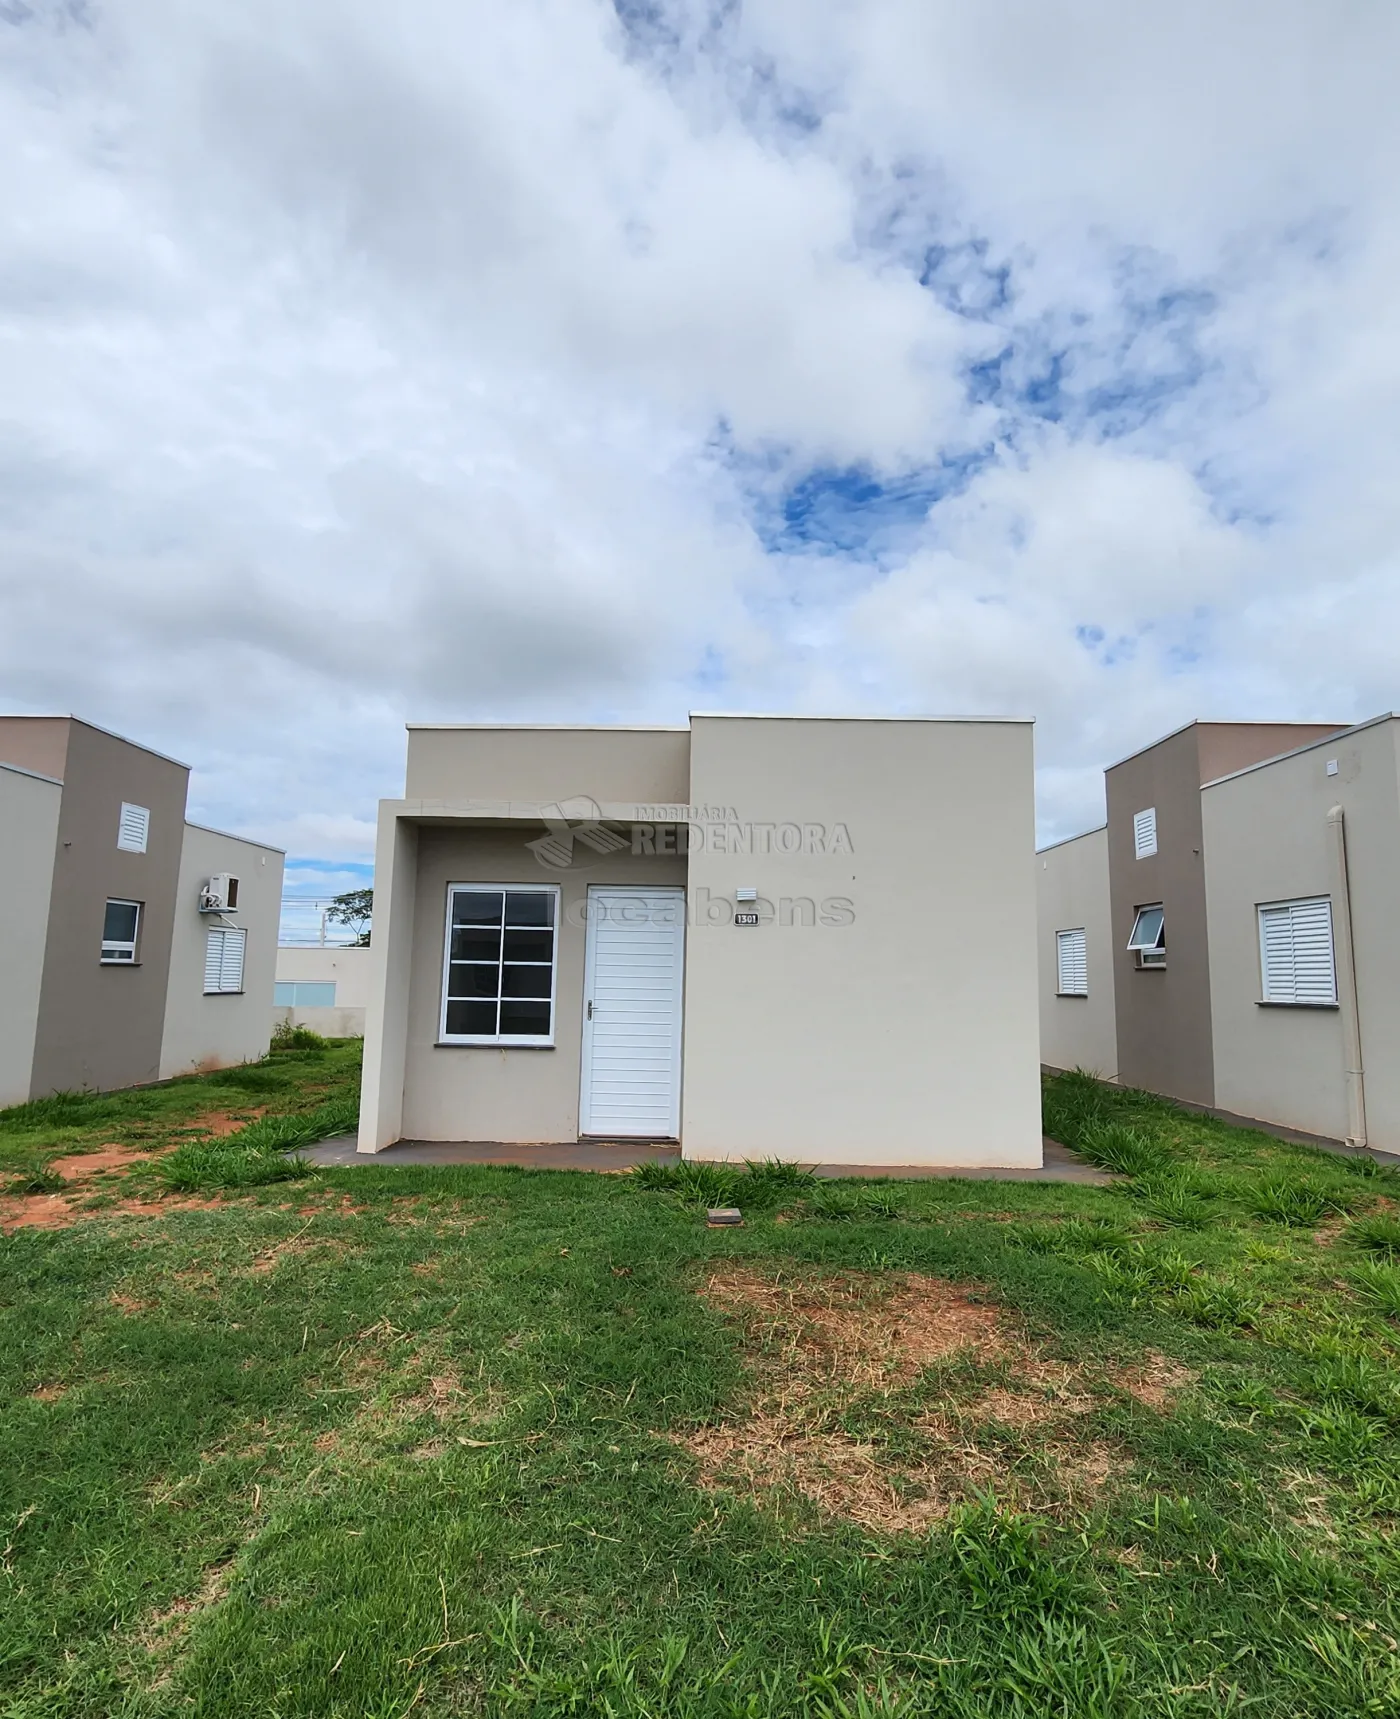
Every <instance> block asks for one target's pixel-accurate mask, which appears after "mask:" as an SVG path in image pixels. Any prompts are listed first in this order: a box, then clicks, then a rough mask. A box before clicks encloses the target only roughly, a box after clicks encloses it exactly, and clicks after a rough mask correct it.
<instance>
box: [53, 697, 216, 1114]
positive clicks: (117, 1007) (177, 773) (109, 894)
mask: <svg viewBox="0 0 1400 1719" xmlns="http://www.w3.org/2000/svg"><path fill="white" fill-rule="evenodd" d="M64 770H65V774H64V782H63V802H62V809H61V811H60V814H59V829H58V848H57V856H56V859H55V864H54V879H53V891H52V895H51V898H50V904H49V918H48V935H47V940H46V944H45V955H44V977H43V986H42V990H41V993H40V1004H39V1024H38V1031H37V1033H36V1038H35V1046H34V1077H33V1090H34V1092H35V1094H36V1095H39V1094H43V1093H48V1092H56V1091H60V1090H63V1089H66V1088H92V1089H96V1090H107V1089H111V1088H116V1087H122V1086H132V1085H135V1084H137V1083H138V1082H142V1081H151V1080H156V1079H158V1078H159V1076H160V1065H161V1040H162V1036H163V1033H164V1027H165V1000H166V987H167V982H168V979H169V972H170V947H171V937H172V932H173V927H174V918H175V900H176V891H177V888H178V885H179V876H180V854H181V848H182V845H183V840H184V825H185V794H186V787H187V782H188V777H189V771H188V770H187V769H186V767H185V766H184V765H183V764H176V763H173V762H171V761H170V760H169V759H166V758H162V757H160V756H158V755H157V754H156V753H153V752H148V751H146V750H145V748H143V747H140V746H135V745H132V744H131V742H129V741H126V740H121V739H119V738H118V737H117V736H116V735H112V734H107V733H105V732H104V731H103V730H101V729H98V728H92V727H90V726H89V725H88V724H87V723H83V722H78V721H76V720H74V721H71V722H70V723H69V724H68V743H67V751H66V757H65V763H64ZM124 800H125V801H130V802H133V803H134V804H136V805H141V806H145V807H147V808H149V810H150V813H151V821H150V836H149V842H148V846H147V851H146V852H145V853H144V854H133V853H124V852H122V851H121V850H119V849H118V847H117V828H118V822H119V819H120V813H121V804H122V802H123V801H124ZM113 897H115V898H120V899H123V900H129V901H139V902H140V903H141V904H142V913H141V932H140V943H139V949H138V962H137V964H136V965H133V966H121V967H115V966H104V965H102V964H101V961H100V955H101V946H102V924H103V916H104V913H105V911H106V903H107V901H108V899H109V898H113Z"/></svg>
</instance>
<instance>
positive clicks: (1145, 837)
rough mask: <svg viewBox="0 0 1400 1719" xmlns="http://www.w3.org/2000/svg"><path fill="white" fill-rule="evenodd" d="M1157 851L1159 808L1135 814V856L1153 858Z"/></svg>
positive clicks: (1152, 807)
mask: <svg viewBox="0 0 1400 1719" xmlns="http://www.w3.org/2000/svg"><path fill="white" fill-rule="evenodd" d="M1156 851H1157V808H1156V807H1155V806H1148V807H1147V809H1146V810H1145V811H1142V812H1134V814H1133V857H1134V859H1151V858H1152V856H1153V854H1155V853H1156Z"/></svg>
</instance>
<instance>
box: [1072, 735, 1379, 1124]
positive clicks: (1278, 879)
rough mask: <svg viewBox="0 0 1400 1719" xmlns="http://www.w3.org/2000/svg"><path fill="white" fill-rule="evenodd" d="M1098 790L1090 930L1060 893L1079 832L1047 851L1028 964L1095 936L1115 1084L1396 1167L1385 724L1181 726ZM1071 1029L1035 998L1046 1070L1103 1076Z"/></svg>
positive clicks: (1086, 1034)
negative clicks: (1067, 933)
mask: <svg viewBox="0 0 1400 1719" xmlns="http://www.w3.org/2000/svg"><path fill="white" fill-rule="evenodd" d="M1107 786H1108V812H1109V819H1108V830H1107V837H1106V839H1107V871H1108V876H1107V880H1106V882H1101V883H1097V884H1088V883H1085V887H1088V888H1089V892H1090V895H1091V896H1092V895H1093V894H1094V892H1095V891H1096V890H1101V891H1102V894H1101V895H1100V898H1099V906H1100V908H1101V909H1102V907H1103V904H1104V901H1105V900H1106V903H1107V911H1106V913H1105V912H1103V911H1100V912H1099V913H1098V914H1097V915H1096V914H1095V912H1094V906H1093V902H1092V900H1090V901H1088V902H1086V901H1085V900H1084V899H1083V898H1082V897H1081V898H1079V899H1074V898H1073V896H1072V888H1071V886H1072V883H1073V882H1074V881H1075V880H1072V879H1071V878H1070V876H1069V875H1068V874H1069V871H1070V868H1071V866H1072V865H1074V864H1078V869H1079V872H1080V874H1081V875H1080V880H1079V881H1081V882H1084V881H1085V876H1086V868H1085V867H1084V866H1083V864H1082V863H1081V862H1078V861H1076V859H1075V855H1076V850H1079V851H1080V852H1082V851H1083V850H1085V848H1086V847H1087V844H1089V843H1090V842H1092V841H1093V840H1094V839H1095V837H1096V836H1097V834H1098V833H1097V832H1094V833H1093V834H1092V835H1091V836H1089V837H1083V838H1079V840H1078V841H1077V842H1070V843H1061V844H1059V845H1058V846H1057V847H1054V848H1050V849H1047V850H1045V852H1043V853H1042V854H1041V856H1040V859H1041V865H1042V878H1043V882H1042V890H1041V900H1040V952H1041V961H1042V970H1043V971H1044V970H1045V968H1046V967H1047V966H1048V964H1049V963H1050V962H1051V961H1052V960H1053V955H1052V951H1053V950H1054V948H1055V947H1056V944H1057V941H1058V934H1059V933H1060V932H1061V931H1063V930H1065V929H1067V928H1069V925H1070V921H1071V920H1072V919H1076V918H1080V919H1084V920H1085V921H1086V922H1087V924H1088V925H1089V927H1090V932H1089V939H1090V942H1089V946H1090V950H1091V951H1092V950H1093V948H1094V943H1095V939H1094V934H1093V930H1092V927H1093V925H1094V923H1095V920H1096V918H1097V921H1098V923H1099V924H1100V925H1101V926H1106V927H1107V928H1109V929H1102V930H1101V931H1100V934H1099V935H1100V937H1101V938H1102V937H1104V936H1108V937H1109V943H1110V948H1111V953H1112V958H1113V961H1114V963H1115V968H1114V972H1113V977H1112V996H1113V1006H1114V1048H1115V1052H1116V1056H1115V1060H1116V1074H1117V1078H1118V1079H1119V1080H1121V1081H1122V1082H1123V1083H1124V1084H1126V1085H1131V1086H1139V1087H1143V1088H1146V1089H1147V1090H1149V1091H1152V1092H1160V1093H1163V1094H1165V1095H1167V1096H1169V1097H1174V1098H1180V1099H1185V1100H1186V1101H1188V1102H1190V1103H1196V1104H1201V1105H1204V1106H1206V1107H1208V1108H1211V1109H1218V1110H1221V1111H1224V1112H1226V1113H1228V1114H1230V1115H1234V1116H1241V1117H1245V1118H1249V1119H1253V1120H1258V1121H1262V1122H1270V1123H1274V1124H1277V1125H1281V1126H1283V1127H1287V1128H1292V1129H1296V1130H1298V1131H1299V1132H1302V1133H1306V1134H1315V1135H1318V1136H1320V1137H1323V1138H1327V1139H1338V1140H1351V1141H1353V1142H1355V1143H1358V1144H1360V1143H1363V1142H1365V1143H1369V1144H1370V1145H1372V1146H1375V1147H1378V1148H1380V1149H1381V1150H1384V1151H1390V1152H1400V1064H1397V1059H1396V1058H1395V1056H1394V1053H1393V1047H1394V1045H1395V1044H1396V1043H1397V1035H1398V1034H1400V977H1397V975H1400V919H1397V916H1396V915H1395V912H1394V906H1393V902H1394V892H1395V879H1396V877H1397V875H1400V718H1396V717H1394V716H1390V715H1387V716H1382V717H1377V718H1376V719H1375V720H1374V721H1371V722H1367V723H1362V724H1360V725H1359V726H1357V727H1354V728H1345V729H1342V728H1338V727H1336V726H1333V725H1323V724H1302V723H1298V724H1292V723H1285V724H1272V723H1270V724H1265V723H1257V724H1256V723H1193V724H1192V725H1191V726H1190V727H1189V728H1186V729H1183V730H1181V731H1180V732H1178V733H1177V734H1174V735H1169V736H1168V737H1167V738H1166V739H1165V740H1162V741H1159V742H1158V743H1157V745H1155V746H1152V747H1148V748H1146V749H1145V751H1143V752H1140V753H1137V754H1135V755H1134V756H1133V757H1132V758H1129V759H1127V760H1125V761H1124V762H1123V763H1122V764H1119V765H1115V766H1114V767H1113V768H1112V769H1111V770H1110V771H1109V772H1108V776H1107ZM1110 931H1111V935H1110ZM1088 989H1089V993H1090V996H1091V998H1092V996H1093V993H1094V982H1093V979H1092V976H1091V978H1090V982H1089V987H1088ZM1057 1002H1058V1000H1057ZM1080 1018H1082V1019H1083V1020H1084V1028H1083V1030H1082V1031H1078V1032H1076V1030H1075V1028H1074V1019H1075V1017H1074V1016H1073V1015H1070V1016H1069V1017H1068V1018H1067V1017H1066V1014H1065V1011H1064V1010H1060V1011H1059V1012H1058V1014H1057V1013H1056V1012H1055V1010H1052V1009H1051V1008H1050V1007H1049V1006H1048V1004H1047V999H1046V987H1045V985H1044V983H1043V984H1042V1055H1043V1057H1044V1060H1045V1061H1046V1062H1047V1063H1049V1064H1051V1065H1052V1066H1055V1067H1071V1066H1074V1065H1076V1064H1078V1065H1082V1066H1084V1067H1090V1068H1098V1069H1099V1070H1100V1071H1101V1072H1105V1073H1107V1072H1109V1070H1108V1068H1107V1067H1106V1064H1105V1056H1104V1049H1103V1035H1102V1033H1101V1031H1100V1030H1099V1029H1098V1027H1097V1025H1095V1024H1093V1023H1091V1022H1090V1020H1089V1019H1088V1017H1087V1016H1084V1017H1080Z"/></svg>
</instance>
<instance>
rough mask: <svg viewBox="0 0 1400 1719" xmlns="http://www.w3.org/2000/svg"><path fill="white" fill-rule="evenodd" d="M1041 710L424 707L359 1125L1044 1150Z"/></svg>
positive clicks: (382, 1136)
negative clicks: (1037, 804)
mask: <svg viewBox="0 0 1400 1719" xmlns="http://www.w3.org/2000/svg"><path fill="white" fill-rule="evenodd" d="M1031 740H1032V730H1031V726H1030V725H1029V724H1028V723H1023V722H1010V721H990V720H988V721H984V720H971V721H935V720H904V719H891V720H882V719H867V720H858V719H827V718H794V717H782V716H779V717H769V716H711V715H695V716H692V717H691V719H690V721H689V723H688V725H687V726H685V727H681V728H543V727H513V726H493V725H474V724H464V725H436V726H415V727H411V728H410V730H409V744H408V765H407V783H406V797H405V798H404V799H402V800H392V801H386V802H384V803H382V804H381V807H380V814H379V835H378V848H377V857H376V867H375V924H374V942H373V948H372V975H373V977H372V981H371V990H370V997H369V1006H368V1011H367V1023H366V1036H365V1076H364V1085H363V1095H362V1108H361V1116H360V1137H359V1147H360V1150H361V1151H362V1152H375V1151H379V1150H381V1149H382V1148H384V1147H386V1146H389V1145H391V1144H393V1143H394V1142H395V1141H397V1140H399V1139H412V1140H427V1141H443V1140H463V1141H466V1140H471V1141H500V1142H517V1143H519V1142H551V1143H553V1142H568V1141H573V1140H576V1139H578V1138H580V1137H585V1138H602V1139H604V1140H613V1139H617V1140H649V1139H676V1140H679V1141H680V1143H681V1149H682V1152H683V1153H684V1155H685V1156H686V1157H688V1158H693V1159H734V1160H739V1159H765V1158H782V1159H788V1160H797V1161H802V1162H807V1163H813V1162H826V1163H842V1164H868V1165H890V1166H894V1165H952V1166H974V1165H986V1166H993V1165H995V1166H1013V1167H1038V1166H1039V1165H1040V1163H1041V1135H1040V1095H1039V1082H1038V1056H1037V1025H1036V1001H1035V956H1034V949H1035V936H1034V923H1035V901H1034V893H1033V888H1032V850H1033V834H1032V810H1033V790H1032V775H1031V769H1032V758H1031Z"/></svg>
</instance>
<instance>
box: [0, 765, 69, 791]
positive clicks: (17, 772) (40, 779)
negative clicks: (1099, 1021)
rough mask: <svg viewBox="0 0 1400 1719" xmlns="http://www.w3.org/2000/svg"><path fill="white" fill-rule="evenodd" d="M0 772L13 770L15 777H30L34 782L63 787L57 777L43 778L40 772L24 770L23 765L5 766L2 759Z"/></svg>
mask: <svg viewBox="0 0 1400 1719" xmlns="http://www.w3.org/2000/svg"><path fill="white" fill-rule="evenodd" d="M0 770H13V771H14V773H15V775H16V776H32V777H33V778H34V780H35V781H36V782H51V783H52V784H53V785H54V787H55V788H61V787H62V786H63V782H62V780H61V779H60V778H59V777H57V776H45V775H44V773H43V771H41V770H26V769H25V767H24V765H23V764H7V763H5V761H4V759H3V758H0Z"/></svg>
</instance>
